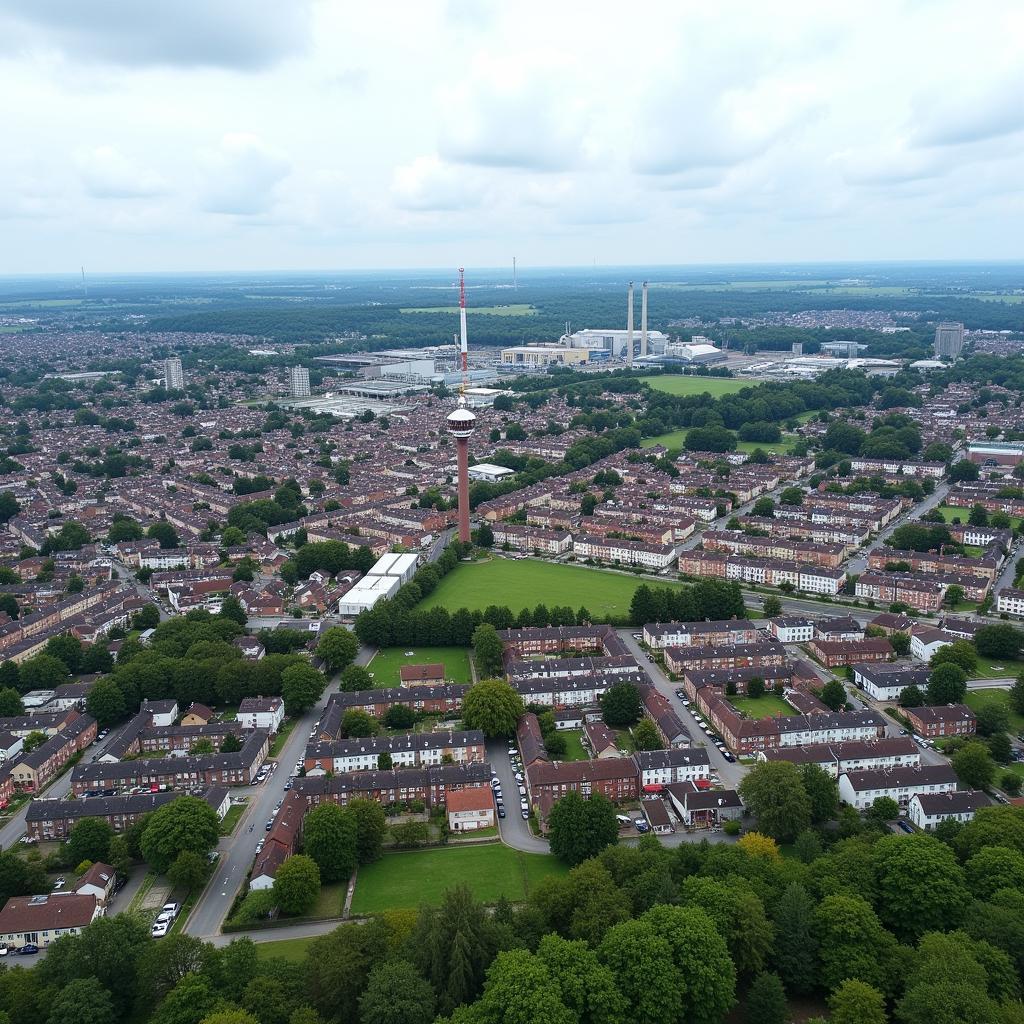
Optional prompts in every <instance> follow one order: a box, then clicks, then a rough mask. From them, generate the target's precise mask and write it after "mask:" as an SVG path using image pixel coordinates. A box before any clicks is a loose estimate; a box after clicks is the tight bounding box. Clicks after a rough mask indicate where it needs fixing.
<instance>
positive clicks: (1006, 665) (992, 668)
mask: <svg viewBox="0 0 1024 1024" xmlns="http://www.w3.org/2000/svg"><path fill="white" fill-rule="evenodd" d="M964 607H967V608H970V607H973V606H972V605H965V606H964ZM1022 672H1024V661H1014V659H1013V658H986V657H984V656H983V655H981V654H979V655H978V667H977V668H976V669H975V670H974V671H973V672H972V673H971V674H970V675H971V678H972V679H1014V678H1016V677H1017V676H1019V675H1020V674H1021V673H1022Z"/></svg>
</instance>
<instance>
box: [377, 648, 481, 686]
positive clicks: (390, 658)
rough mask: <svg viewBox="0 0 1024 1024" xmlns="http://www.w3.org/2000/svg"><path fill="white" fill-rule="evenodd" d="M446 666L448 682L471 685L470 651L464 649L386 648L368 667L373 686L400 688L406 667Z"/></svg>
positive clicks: (380, 651)
mask: <svg viewBox="0 0 1024 1024" xmlns="http://www.w3.org/2000/svg"><path fill="white" fill-rule="evenodd" d="M437 663H441V664H442V665H444V671H445V678H446V679H449V680H450V681H451V682H453V683H469V682H472V675H471V674H470V670H469V651H468V650H467V649H466V648H465V647H384V648H382V649H381V650H379V651H378V652H377V653H376V654H375V655H374V656H373V658H372V659H371V661H370V663H369V664H368V665H367V666H366V667H367V669H368V670H369V671H370V672H372V673H373V685H374V686H398V685H399V683H400V682H401V679H400V677H399V671H400V670H401V668H402V666H403V665H430V664H437Z"/></svg>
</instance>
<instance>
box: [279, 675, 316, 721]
mask: <svg viewBox="0 0 1024 1024" xmlns="http://www.w3.org/2000/svg"><path fill="white" fill-rule="evenodd" d="M326 685H327V680H326V679H325V678H324V677H323V673H321V672H317V670H316V669H315V668H313V666H312V665H307V664H305V663H300V664H298V665H289V666H288V668H286V669H285V670H284V671H283V672H282V673H281V696H282V697H283V698H284V709H285V712H286V713H287V714H288V716H289V717H290V718H297V717H298V716H299V715H301V714H302V713H303V712H304V711H307V710H308V709H309V708H311V707H312V706H313V705H314V704H316V702H317V701H318V700H319V699H320V698H321V696H322V695H323V692H324V687H325V686H326Z"/></svg>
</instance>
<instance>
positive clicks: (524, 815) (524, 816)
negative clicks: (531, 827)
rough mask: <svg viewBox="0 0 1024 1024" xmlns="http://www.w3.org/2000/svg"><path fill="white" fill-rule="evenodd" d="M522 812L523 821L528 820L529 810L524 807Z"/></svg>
mask: <svg viewBox="0 0 1024 1024" xmlns="http://www.w3.org/2000/svg"><path fill="white" fill-rule="evenodd" d="M522 813H523V821H529V819H530V812H529V810H527V808H525V807H524V808H523V812H522Z"/></svg>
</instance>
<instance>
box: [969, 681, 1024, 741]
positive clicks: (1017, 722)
mask: <svg viewBox="0 0 1024 1024" xmlns="http://www.w3.org/2000/svg"><path fill="white" fill-rule="evenodd" d="M964 703H965V704H966V705H967V706H968V707H969V708H970V709H971V710H972V711H973V712H974V713H975V714H977V713H978V711H980V710H981V709H982V708H983V707H984V706H985V705H986V704H1002V705H1004V706H1005V707H1006V708H1007V710H1010V693H1009V691H1008V690H998V689H996V688H995V687H993V688H992V689H991V690H968V691H967V696H966V697H964ZM1010 729H1011V731H1012V732H1014V733H1020V732H1022V731H1024V715H1018V714H1017V712H1016V711H1012V710H1010Z"/></svg>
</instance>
